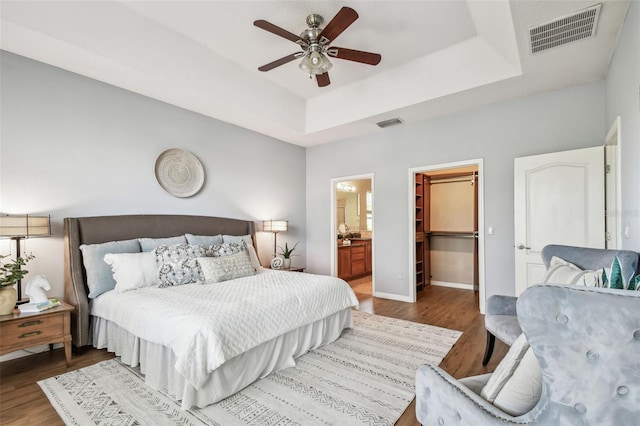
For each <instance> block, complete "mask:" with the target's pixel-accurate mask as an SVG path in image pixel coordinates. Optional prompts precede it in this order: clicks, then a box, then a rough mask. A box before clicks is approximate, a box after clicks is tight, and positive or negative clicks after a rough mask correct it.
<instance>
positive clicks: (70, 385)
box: [38, 311, 462, 426]
mask: <svg viewBox="0 0 640 426" xmlns="http://www.w3.org/2000/svg"><path fill="white" fill-rule="evenodd" d="M353 319H354V327H353V328H352V329H348V330H345V332H344V333H343V334H342V336H341V337H340V338H339V339H338V340H336V341H335V342H333V343H330V344H328V345H326V346H324V347H322V348H319V349H316V350H314V351H311V352H309V353H307V354H305V355H303V356H302V357H300V358H298V359H297V360H296V365H295V366H294V367H291V368H287V369H284V370H281V371H278V372H276V373H272V374H270V375H269V376H267V377H265V378H264V379H261V380H259V381H257V382H255V383H254V384H252V385H251V386H249V387H247V388H245V389H244V390H242V391H240V392H238V393H237V394H235V395H232V396H230V397H229V398H227V399H225V400H223V401H220V402H218V403H216V404H213V405H210V406H208V407H205V408H202V409H199V408H192V409H191V410H186V411H185V410H181V409H180V403H179V402H176V401H174V400H173V399H172V398H171V397H169V396H168V395H166V394H165V393H164V392H162V391H157V390H154V389H152V388H150V387H149V386H147V385H146V384H145V382H144V379H143V378H141V376H140V374H139V373H138V372H137V369H131V368H129V367H127V366H125V365H123V364H121V363H120V362H119V361H118V360H116V359H113V360H109V361H103V362H100V363H98V364H95V365H92V366H89V367H85V368H82V369H80V370H76V371H71V372H69V373H65V374H62V375H60V376H56V377H52V378H49V379H46V380H43V381H40V382H38V384H39V385H40V387H41V388H42V390H43V391H44V393H45V394H46V395H47V397H48V398H49V401H50V402H51V404H52V405H53V406H54V407H55V409H56V410H57V412H58V414H59V415H60V417H61V418H62V420H63V421H64V422H65V423H66V424H67V425H82V426H86V425H93V424H95V425H154V426H155V425H194V426H195V425H198V426H201V425H216V426H234V425H255V426H265V425H274V426H275V425H278V426H285V425H286V426H294V425H304V426H316V425H325V426H326V425H339V426H351V425H354V426H355V425H393V424H394V423H395V422H396V421H397V420H398V418H400V416H401V415H402V413H403V412H404V410H405V409H406V408H407V406H408V405H409V403H410V402H411V400H412V399H413V398H414V397H415V391H414V380H415V372H416V369H417V368H418V366H419V365H420V364H425V363H432V364H439V363H440V362H441V361H442V359H443V358H444V357H445V355H446V354H447V353H448V352H449V350H450V349H451V347H452V346H453V345H454V343H455V342H456V341H457V340H458V338H459V337H460V335H461V334H462V333H461V332H459V331H452V330H447V329H444V328H439V327H433V326H430V325H425V324H418V323H414V322H408V321H403V320H397V319H393V318H387V317H382V316H379V315H370V314H366V313H362V312H359V311H353Z"/></svg>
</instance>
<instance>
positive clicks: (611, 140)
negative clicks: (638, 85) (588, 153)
mask: <svg viewBox="0 0 640 426" xmlns="http://www.w3.org/2000/svg"><path fill="white" fill-rule="evenodd" d="M620 127H621V119H620V116H618V117H616V119H615V120H614V122H613V124H612V125H611V128H610V129H609V131H608V132H607V136H606V137H605V140H604V149H605V153H604V157H605V163H606V160H607V152H608V151H609V152H610V151H613V153H614V161H613V163H612V164H611V165H612V166H613V170H611V173H613V176H615V180H616V181H615V192H616V193H615V206H613V207H614V208H615V210H614V211H611V212H610V211H609V210H608V207H610V206H609V205H608V204H609V203H608V200H609V197H608V194H607V178H606V173H607V171H606V169H605V188H604V191H605V214H606V215H610V214H613V215H614V217H615V220H616V223H615V228H616V229H615V230H614V232H615V247H608V245H609V244H607V243H608V241H606V239H605V247H607V248H611V249H617V250H620V249H621V247H622V215H621V212H622V198H621V194H622V171H621V167H620V165H621V164H622V156H621V152H622V150H621V149H620V148H621V147H620V145H622V140H621V132H620V130H621V129H620ZM607 165H609V164H605V167H606V166H607ZM608 225H609V222H608V219H607V217H605V226H606V228H608ZM606 228H605V229H606ZM607 232H609V231H607Z"/></svg>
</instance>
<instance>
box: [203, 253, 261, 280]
mask: <svg viewBox="0 0 640 426" xmlns="http://www.w3.org/2000/svg"><path fill="white" fill-rule="evenodd" d="M198 263H199V264H200V268H201V269H202V273H203V274H204V279H205V282H208V283H219V282H222V281H227V280H232V279H235V278H241V277H247V276H249V275H254V274H255V273H256V271H255V269H254V268H253V266H252V265H251V259H250V258H249V253H248V252H247V251H241V252H238V253H235V254H230V255H227V256H221V257H199V258H198Z"/></svg>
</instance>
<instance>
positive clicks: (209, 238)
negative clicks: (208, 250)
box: [185, 234, 222, 247]
mask: <svg viewBox="0 0 640 426" xmlns="http://www.w3.org/2000/svg"><path fill="white" fill-rule="evenodd" d="M185 236H186V237H187V243H189V244H191V245H192V246H193V245H199V246H205V247H209V246H215V245H218V244H222V235H219V234H218V235H193V234H185Z"/></svg>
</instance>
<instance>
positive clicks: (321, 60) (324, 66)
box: [298, 50, 333, 75]
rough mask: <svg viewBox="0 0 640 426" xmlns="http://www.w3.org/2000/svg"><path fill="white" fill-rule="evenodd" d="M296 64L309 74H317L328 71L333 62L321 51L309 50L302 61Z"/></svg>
mask: <svg viewBox="0 0 640 426" xmlns="http://www.w3.org/2000/svg"><path fill="white" fill-rule="evenodd" d="M298 66H299V67H300V69H301V70H302V71H304V72H306V73H308V74H310V75H319V74H324V73H326V72H327V71H329V70H330V69H331V67H333V64H332V63H331V62H330V61H329V59H328V58H327V57H326V56H325V55H324V54H323V53H322V52H320V51H318V50H311V51H310V52H309V53H307V54H306V55H305V56H304V58H302V62H300V65H298Z"/></svg>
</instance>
